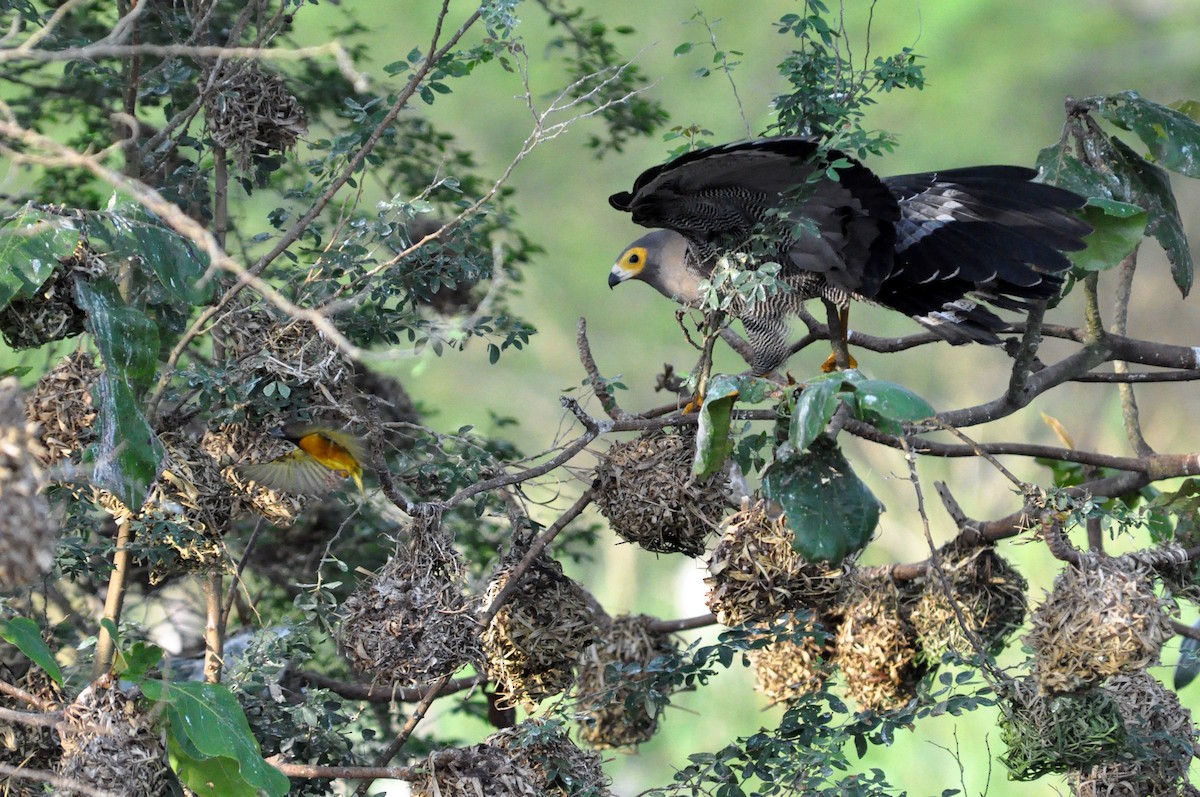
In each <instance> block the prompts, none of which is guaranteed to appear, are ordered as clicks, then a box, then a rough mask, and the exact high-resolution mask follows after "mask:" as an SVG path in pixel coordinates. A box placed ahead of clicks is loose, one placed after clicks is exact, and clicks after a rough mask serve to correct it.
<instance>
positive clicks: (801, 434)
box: [788, 374, 843, 451]
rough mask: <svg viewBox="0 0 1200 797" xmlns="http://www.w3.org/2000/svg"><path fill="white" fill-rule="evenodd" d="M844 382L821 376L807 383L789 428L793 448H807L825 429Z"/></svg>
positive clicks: (797, 401) (836, 405)
mask: <svg viewBox="0 0 1200 797" xmlns="http://www.w3.org/2000/svg"><path fill="white" fill-rule="evenodd" d="M831 376H833V374H831ZM842 384H843V382H842V380H841V379H819V380H812V381H810V382H808V383H807V384H805V386H804V389H803V390H801V391H800V395H799V397H797V399H796V408H795V409H794V410H793V411H792V425H791V428H790V429H789V431H788V442H789V443H791V444H792V448H794V449H796V450H797V451H803V450H805V449H806V448H808V447H809V446H810V445H812V443H813V441H814V440H816V439H817V437H819V436H820V434H821V433H822V432H824V431H825V427H826V426H828V425H829V419H830V418H832V417H833V414H834V413H835V412H836V411H837V407H838V404H839V403H840V400H839V398H838V394H839V393H840V391H841V389H842Z"/></svg>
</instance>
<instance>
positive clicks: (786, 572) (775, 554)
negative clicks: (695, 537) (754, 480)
mask: <svg viewBox="0 0 1200 797" xmlns="http://www.w3.org/2000/svg"><path fill="white" fill-rule="evenodd" d="M794 538H795V535H794V534H793V533H792V530H791V529H789V528H788V527H787V525H786V523H785V522H784V519H783V518H782V516H781V517H777V518H772V517H770V515H769V514H768V512H767V510H766V507H765V505H764V504H762V503H761V502H758V503H755V504H750V503H749V502H748V501H747V502H744V504H743V507H742V509H741V510H740V511H738V512H736V513H734V514H733V515H731V516H730V517H729V518H728V519H727V520H726V521H725V523H724V531H723V532H722V535H721V539H720V541H719V542H718V543H717V545H716V547H715V548H713V552H712V555H711V556H709V559H708V573H709V574H708V576H707V577H706V578H705V579H704V583H705V584H707V585H708V586H709V592H708V596H707V598H706V603H707V605H708V608H709V610H710V611H711V612H712V613H713V614H715V615H716V616H717V620H718V622H720V623H721V624H723V625H729V626H734V625H741V624H742V623H747V622H759V623H770V622H772V621H774V620H775V618H777V617H779V616H780V615H782V614H784V613H785V612H788V611H791V610H792V609H795V608H798V607H805V608H812V609H815V610H818V611H823V610H825V609H827V608H828V607H829V606H831V605H832V604H833V603H834V602H835V601H836V600H837V596H838V592H839V590H840V589H841V584H842V576H843V575H844V571H843V570H842V569H840V568H838V569H834V568H830V567H829V566H827V565H824V564H814V563H811V562H806V561H805V560H804V559H803V558H802V557H801V556H800V555H799V554H797V553H796V552H795V550H794V549H793V547H792V543H793V540H794Z"/></svg>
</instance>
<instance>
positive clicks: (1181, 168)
mask: <svg viewBox="0 0 1200 797" xmlns="http://www.w3.org/2000/svg"><path fill="white" fill-rule="evenodd" d="M1098 100H1099V101H1098V102H1097V103H1096V107H1097V110H1098V111H1099V112H1100V114H1101V115H1102V116H1103V117H1104V118H1105V119H1108V120H1109V121H1110V122H1112V123H1113V124H1115V125H1117V126H1118V127H1121V128H1123V129H1125V130H1128V131H1130V132H1131V133H1135V134H1136V135H1137V137H1138V138H1140V139H1141V140H1142V143H1144V144H1145V145H1146V149H1148V150H1150V154H1151V155H1152V156H1153V157H1154V162H1155V163H1157V164H1158V165H1159V166H1162V167H1163V168H1165V169H1170V170H1171V171H1173V172H1178V173H1179V174H1182V175H1186V176H1188V177H1200V124H1197V123H1196V122H1195V121H1194V120H1193V119H1191V118H1190V117H1189V116H1188V115H1187V114H1186V113H1182V112H1180V111H1177V110H1175V109H1173V108H1168V107H1167V106H1165V105H1159V104H1158V103H1156V102H1150V101H1149V100H1147V99H1145V98H1144V97H1142V96H1141V95H1139V94H1138V93H1137V92H1136V91H1123V92H1121V93H1120V94H1113V95H1111V96H1109V97H1103V98H1098Z"/></svg>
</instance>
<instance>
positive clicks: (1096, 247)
mask: <svg viewBox="0 0 1200 797" xmlns="http://www.w3.org/2000/svg"><path fill="white" fill-rule="evenodd" d="M1117 209H1120V211H1119V212H1114V211H1116V210H1117ZM1126 210H1131V211H1132V212H1128V213H1127V212H1126ZM1083 218H1084V221H1086V222H1087V223H1088V224H1090V225H1092V232H1091V234H1090V235H1088V237H1087V248H1086V249H1081V250H1079V251H1078V252H1067V253H1066V254H1067V257H1068V258H1070V260H1071V262H1072V263H1074V264H1075V268H1076V269H1078V270H1080V271H1104V270H1106V269H1110V268H1112V267H1113V266H1116V265H1118V264H1119V263H1120V262H1121V261H1122V260H1124V259H1125V258H1126V257H1128V256H1129V253H1130V252H1132V251H1133V250H1134V248H1136V247H1137V245H1138V244H1139V243H1141V240H1142V238H1144V237H1145V235H1146V222H1147V219H1148V218H1149V214H1147V213H1146V211H1145V210H1143V209H1142V208H1140V207H1138V206H1137V205H1131V204H1128V203H1126V202H1117V201H1116V200H1112V199H1095V198H1093V199H1089V200H1088V204H1087V207H1085V208H1084V209H1083Z"/></svg>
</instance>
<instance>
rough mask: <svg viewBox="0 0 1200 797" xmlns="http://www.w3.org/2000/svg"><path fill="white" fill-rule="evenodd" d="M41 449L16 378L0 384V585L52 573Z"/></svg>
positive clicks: (53, 542)
mask: <svg viewBox="0 0 1200 797" xmlns="http://www.w3.org/2000/svg"><path fill="white" fill-rule="evenodd" d="M44 459H45V450H44V449H43V448H42V444H41V442H40V440H39V439H38V428H37V425H36V424H34V423H31V422H30V421H29V420H27V419H26V417H25V401H24V399H23V397H22V394H21V387H20V384H19V383H18V382H17V380H16V378H15V377H8V378H6V379H3V380H0V518H3V519H4V532H3V534H0V585H3V586H2V587H0V588H2V589H4V590H5V591H7V590H10V589H16V588H19V587H23V586H26V585H29V584H32V583H33V582H35V581H37V580H38V579H40V578H42V577H43V576H44V575H46V574H47V573H49V572H50V569H51V568H52V567H53V566H54V551H55V547H56V546H57V544H58V521H57V520H56V519H55V517H54V514H53V513H52V512H51V510H50V503H49V501H47V500H46V496H45V493H43V492H42V488H43V487H45V485H46V480H47V477H46V473H45V471H44V470H43V469H42V466H41V462H42V461H43V460H44Z"/></svg>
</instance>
